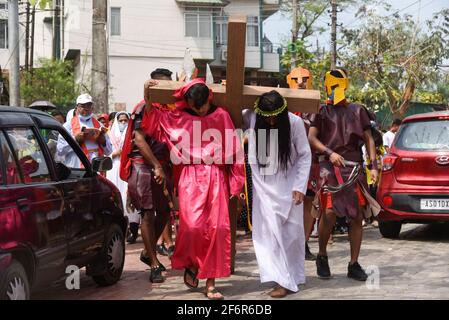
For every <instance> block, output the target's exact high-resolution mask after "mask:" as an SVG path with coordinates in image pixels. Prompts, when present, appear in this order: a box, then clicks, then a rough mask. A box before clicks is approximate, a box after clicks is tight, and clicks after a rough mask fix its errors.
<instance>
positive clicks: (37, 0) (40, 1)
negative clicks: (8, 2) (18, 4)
mask: <svg viewBox="0 0 449 320" xmlns="http://www.w3.org/2000/svg"><path fill="white" fill-rule="evenodd" d="M29 2H30V4H31V6H38V7H39V8H41V9H42V10H43V9H45V8H46V7H47V6H48V7H50V8H51V7H52V5H53V0H29Z"/></svg>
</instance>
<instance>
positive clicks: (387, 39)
mask: <svg viewBox="0 0 449 320" xmlns="http://www.w3.org/2000/svg"><path fill="white" fill-rule="evenodd" d="M383 4H385V3H384V2H383V1H375V2H374V3H372V4H371V8H375V6H380V5H383ZM386 10H390V8H389V6H386ZM357 16H358V18H359V19H360V22H362V23H363V25H361V26H360V27H357V28H354V29H345V30H343V39H344V41H345V42H346V43H347V48H346V49H345V50H343V51H341V52H340V58H341V60H342V61H343V65H344V66H345V67H346V68H347V69H348V70H349V73H350V78H351V84H352V86H353V87H355V88H353V89H352V90H349V95H350V96H351V97H353V98H354V99H359V100H364V101H365V102H368V103H369V104H371V105H375V104H378V103H385V104H387V105H388V106H389V108H390V110H391V112H392V113H393V114H397V115H403V114H405V112H406V111H407V108H408V105H409V102H410V100H411V99H412V97H413V94H414V93H415V92H419V94H418V95H417V96H416V97H415V99H416V98H418V99H423V100H425V101H429V102H434V101H440V100H441V99H442V96H441V95H438V94H430V93H429V92H426V90H425V89H426V88H428V87H431V86H433V84H434V83H436V82H437V81H438V79H440V78H441V71H440V70H439V68H438V65H440V64H442V62H443V61H444V59H447V58H449V38H448V36H449V9H446V10H443V11H441V12H439V13H437V14H435V17H434V19H432V20H429V21H426V25H427V28H428V32H424V31H423V30H420V26H419V25H417V24H416V22H415V20H414V19H413V17H412V16H410V15H404V16H400V15H399V14H397V13H393V14H389V15H387V16H383V17H382V16H379V15H377V14H376V10H375V9H374V10H373V9H369V7H368V6H366V5H364V6H362V7H361V8H360V10H359V12H358V14H357ZM357 88H363V89H360V90H361V92H356V89H357ZM423 102H424V101H423Z"/></svg>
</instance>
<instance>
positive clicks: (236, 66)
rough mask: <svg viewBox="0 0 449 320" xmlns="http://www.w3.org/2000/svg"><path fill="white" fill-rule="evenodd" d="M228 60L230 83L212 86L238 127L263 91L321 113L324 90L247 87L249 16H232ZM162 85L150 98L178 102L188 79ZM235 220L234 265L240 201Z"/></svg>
mask: <svg viewBox="0 0 449 320" xmlns="http://www.w3.org/2000/svg"><path fill="white" fill-rule="evenodd" d="M228 39H229V40H228V62H227V69H226V86H223V85H221V84H212V85H208V87H209V88H211V89H212V91H213V92H214V99H213V103H214V104H215V105H218V106H226V107H227V110H228V111H229V113H230V115H231V118H232V120H233V121H234V125H235V127H236V128H240V127H241V126H242V109H243V108H253V107H254V103H255V101H256V99H257V98H258V97H260V95H261V94H263V93H265V92H270V91H272V90H276V91H278V92H279V93H280V94H281V95H282V96H283V97H284V98H285V99H286V100H287V103H288V109H289V111H291V112H307V113H317V112H318V109H319V105H320V92H319V91H316V90H297V89H283V88H272V87H257V86H245V85H244V81H245V48H246V16H232V17H230V19H229V25H228ZM158 82H159V84H158V85H156V86H154V87H152V88H150V92H149V95H150V96H149V98H150V101H154V102H159V103H163V104H165V103H167V104H168V103H174V102H175V99H174V97H173V94H174V92H175V90H177V89H179V88H180V87H182V86H183V85H184V84H185V83H184V82H176V81H158ZM229 208H230V209H229V211H230V221H231V243H232V246H231V248H232V264H231V266H232V267H231V269H232V272H234V266H235V239H236V230H237V214H238V212H237V201H233V202H232V201H231V203H230V206H229Z"/></svg>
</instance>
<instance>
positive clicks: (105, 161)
mask: <svg viewBox="0 0 449 320" xmlns="http://www.w3.org/2000/svg"><path fill="white" fill-rule="evenodd" d="M92 169H93V170H94V172H101V171H109V170H111V169H112V159H111V158H109V157H96V158H93V159H92Z"/></svg>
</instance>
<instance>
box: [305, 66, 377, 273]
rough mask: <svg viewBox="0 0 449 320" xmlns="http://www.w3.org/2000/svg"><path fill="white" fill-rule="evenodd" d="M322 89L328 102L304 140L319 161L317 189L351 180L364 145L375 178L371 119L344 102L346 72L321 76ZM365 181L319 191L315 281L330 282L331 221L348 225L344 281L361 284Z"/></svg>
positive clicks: (346, 82) (359, 180) (359, 179)
mask: <svg viewBox="0 0 449 320" xmlns="http://www.w3.org/2000/svg"><path fill="white" fill-rule="evenodd" d="M325 85H326V88H327V93H328V97H329V99H328V101H327V103H326V104H325V105H323V106H321V108H320V112H319V113H318V114H316V115H313V116H312V123H311V128H310V130H309V141H310V144H311V146H312V148H313V149H315V151H317V152H318V153H320V154H321V156H320V186H323V185H327V186H338V185H342V184H343V183H344V182H345V181H346V182H347V181H348V178H349V177H350V176H351V173H352V171H353V168H354V166H356V167H357V165H360V166H361V165H362V154H361V149H360V147H361V145H362V144H363V143H365V144H366V146H367V150H368V154H369V157H370V159H371V164H372V167H370V170H371V175H372V177H373V179H374V180H377V178H378V171H377V170H378V169H377V163H376V151H375V145H374V140H373V137H372V135H371V126H370V119H369V116H368V113H367V111H366V109H365V108H364V107H363V106H361V105H358V104H354V103H349V102H347V101H346V98H345V90H346V88H347V87H348V78H347V73H346V71H344V70H341V69H339V70H332V71H329V72H328V73H327V74H326V79H325ZM365 184H366V177H365V175H364V174H363V173H361V174H360V175H359V177H358V179H357V180H356V181H355V182H354V183H352V184H349V185H348V186H347V187H345V188H344V189H343V190H341V191H338V192H336V193H329V192H323V193H322V196H321V199H320V200H321V201H320V204H321V210H322V212H323V213H322V215H321V221H320V226H319V247H320V250H319V253H318V256H317V261H316V265H317V274H318V276H319V277H320V278H330V276H331V272H330V268H329V264H328V258H327V251H326V248H327V242H328V240H329V237H330V235H331V233H332V230H333V227H334V225H335V222H336V216H339V217H346V219H347V221H348V223H349V224H350V229H349V241H350V244H351V260H350V263H349V265H348V277H350V278H353V279H356V280H359V281H365V280H366V279H367V275H366V273H365V271H364V270H363V268H362V267H361V266H360V265H359V263H358V257H359V253H360V246H361V243H362V233H363V228H362V221H363V218H364V217H363V213H362V208H363V207H365V206H367V205H369V203H368V201H367V200H366V198H365V196H364V195H363V191H364V190H365V189H366V187H365Z"/></svg>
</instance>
